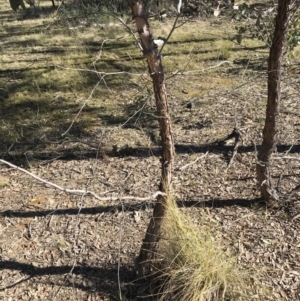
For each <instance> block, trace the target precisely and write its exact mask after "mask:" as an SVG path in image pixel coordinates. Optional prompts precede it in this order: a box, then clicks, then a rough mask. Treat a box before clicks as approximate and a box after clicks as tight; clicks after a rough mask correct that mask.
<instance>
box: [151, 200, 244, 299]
mask: <svg viewBox="0 0 300 301" xmlns="http://www.w3.org/2000/svg"><path fill="white" fill-rule="evenodd" d="M157 259H158V261H157V264H158V267H159V269H160V272H159V275H160V276H159V282H160V291H159V294H158V295H159V300H168V301H170V300H177V301H178V300H184V301H212V300H214V301H216V300H233V299H232V298H233V297H234V296H238V295H239V294H240V293H241V292H242V291H243V286H244V282H245V281H244V280H245V273H244V274H243V273H241V271H240V270H239V269H238V267H237V265H236V264H235V259H234V257H232V256H231V257H230V256H228V255H226V254H225V251H224V250H223V249H222V247H221V244H220V242H218V241H215V240H214V239H213V237H212V235H211V233H210V231H209V229H207V228H202V229H198V228H197V227H196V225H195V224H194V223H193V222H192V221H191V219H190V218H189V217H188V216H186V215H184V214H183V213H182V212H181V211H180V210H179V209H178V208H177V206H176V204H175V202H174V201H173V200H172V199H169V200H168V205H167V213H166V217H165V220H164V223H163V238H162V239H161V241H160V247H159V251H158V257H157ZM243 275H244V276H243Z"/></svg>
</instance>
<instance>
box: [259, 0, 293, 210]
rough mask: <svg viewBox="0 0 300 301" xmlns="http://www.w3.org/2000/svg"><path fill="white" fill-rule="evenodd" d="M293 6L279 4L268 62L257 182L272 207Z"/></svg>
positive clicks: (281, 0)
mask: <svg viewBox="0 0 300 301" xmlns="http://www.w3.org/2000/svg"><path fill="white" fill-rule="evenodd" d="M290 4H291V1H290V0H279V1H278V11H277V16H276V19H275V31H274V37H273V41H272V45H271V49H270V55H269V62H268V102H267V109H266V119H265V126H264V130H263V142H262V145H261V148H260V150H259V152H258V162H257V164H256V171H257V179H258V183H259V186H260V191H261V197H262V198H263V199H264V200H265V201H266V203H267V204H270V205H271V204H273V203H274V201H276V193H275V190H274V187H272V183H271V173H270V164H269V163H270V158H271V154H272V152H273V150H274V147H275V143H276V134H277V127H278V118H279V107H280V98H281V95H280V83H281V64H282V58H283V50H284V43H285V41H286V36H287V26H288V21H289V6H290Z"/></svg>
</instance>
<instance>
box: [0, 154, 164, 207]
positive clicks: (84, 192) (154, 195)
mask: <svg viewBox="0 0 300 301" xmlns="http://www.w3.org/2000/svg"><path fill="white" fill-rule="evenodd" d="M0 163H3V164H5V165H8V166H10V167H12V168H14V169H16V170H19V171H22V172H23V173H26V174H27V175H29V176H31V177H32V178H34V179H36V180H38V181H39V182H42V183H44V184H46V185H49V186H51V187H53V188H55V189H58V190H61V191H63V192H65V193H69V194H75V195H89V196H93V197H94V198H96V199H97V200H100V201H117V200H136V201H142V202H143V201H150V200H154V199H156V198H157V196H159V195H165V193H163V192H161V191H156V192H154V193H152V194H151V195H150V196H148V197H134V196H123V197H120V196H118V197H113V196H111V197H101V196H99V195H98V194H96V193H95V192H94V191H90V190H80V189H69V188H65V187H62V186H59V185H57V184H55V183H52V182H49V181H46V180H44V179H42V178H40V177H38V176H37V175H35V174H33V173H31V172H29V171H28V170H26V169H24V168H21V167H19V166H16V165H14V164H12V163H9V162H7V161H5V160H2V159H0Z"/></svg>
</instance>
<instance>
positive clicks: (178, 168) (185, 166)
mask: <svg viewBox="0 0 300 301" xmlns="http://www.w3.org/2000/svg"><path fill="white" fill-rule="evenodd" d="M207 154H208V152H206V153H205V154H204V155H203V156H200V157H198V158H197V159H196V160H194V161H193V162H190V163H188V164H186V165H184V166H181V167H177V168H176V169H175V170H176V171H177V170H180V171H183V170H185V169H186V168H188V167H189V166H191V165H193V164H195V163H196V162H197V161H199V160H200V159H202V158H204V157H206V156H207Z"/></svg>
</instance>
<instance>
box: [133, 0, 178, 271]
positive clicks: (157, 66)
mask: <svg viewBox="0 0 300 301" xmlns="http://www.w3.org/2000/svg"><path fill="white" fill-rule="evenodd" d="M127 2H128V4H129V6H130V8H131V11H132V16H133V18H134V20H135V22H136V27H137V30H138V33H139V37H140V40H141V46H142V49H143V54H144V56H145V58H146V60H147V63H148V68H149V74H150V76H151V78H152V82H153V90H154V95H155V101H156V110H157V118H158V122H159V128H160V135H161V143H162V160H161V182H160V190H161V191H162V192H164V193H165V194H166V195H168V194H169V192H170V189H171V184H172V169H173V161H174V141H173V135H172V128H171V119H170V115H169V108H168V101H167V93H166V87H165V81H164V71H163V67H162V63H161V56H160V54H159V52H158V50H157V46H156V45H155V44H154V42H153V37H152V34H151V32H150V27H149V23H148V18H147V13H146V11H145V6H146V2H147V1H145V0H144V1H143V0H127ZM165 210H166V196H160V197H158V199H157V201H156V204H155V207H154V210H153V217H152V218H151V220H150V223H149V226H148V229H147V233H146V236H145V239H144V241H143V244H142V248H141V251H140V255H139V257H138V260H137V264H138V270H139V272H140V274H143V275H146V274H147V273H148V271H149V264H151V260H152V259H153V256H154V255H155V250H156V249H157V245H158V242H159V239H160V234H161V233H160V230H161V224H162V219H163V217H164V215H165Z"/></svg>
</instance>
